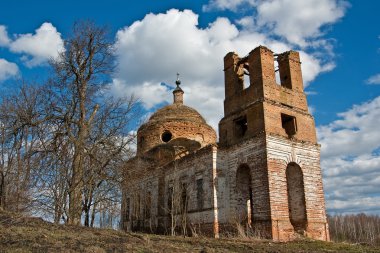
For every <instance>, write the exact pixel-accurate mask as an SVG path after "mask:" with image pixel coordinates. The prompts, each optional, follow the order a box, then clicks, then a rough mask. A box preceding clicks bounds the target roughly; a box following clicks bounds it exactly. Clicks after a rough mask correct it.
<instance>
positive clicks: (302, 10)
mask: <svg viewBox="0 0 380 253" xmlns="http://www.w3.org/2000/svg"><path fill="white" fill-rule="evenodd" d="M247 6H248V8H247ZM347 7H348V3H347V2H346V1H343V0H271V1H264V0H256V1H254V0H235V1H227V0H211V1H210V2H209V3H208V4H207V5H205V6H203V10H205V11H210V10H212V9H216V10H226V9H228V10H232V11H236V12H244V13H245V12H247V9H252V8H253V9H254V11H252V12H254V14H253V15H251V16H246V17H244V18H242V19H239V20H238V21H237V22H238V23H239V24H240V25H243V26H246V27H249V28H254V29H255V30H257V29H265V30H266V31H268V32H271V33H272V34H274V35H278V36H281V37H282V38H285V39H286V40H287V41H288V42H290V43H293V44H295V45H299V46H302V47H304V46H308V45H310V43H309V42H307V41H306V40H307V39H310V38H316V37H319V36H320V35H321V34H323V31H322V29H323V28H324V27H325V26H326V25H329V24H332V23H335V22H336V21H338V20H339V19H340V18H342V17H343V16H344V13H345V10H346V9H347Z"/></svg>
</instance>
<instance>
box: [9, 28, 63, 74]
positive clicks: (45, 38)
mask: <svg viewBox="0 0 380 253" xmlns="http://www.w3.org/2000/svg"><path fill="white" fill-rule="evenodd" d="M9 48H10V50H11V51H12V52H15V53H20V54H23V56H22V58H21V59H22V60H23V61H24V63H25V64H26V66H28V67H34V66H37V65H41V64H44V63H46V61H47V60H49V59H51V58H55V57H57V56H58V54H59V52H61V51H62V50H64V47H63V40H62V38H61V34H60V33H59V32H58V31H57V29H56V28H55V27H54V26H53V25H52V24H51V23H43V24H42V25H41V27H39V28H38V29H36V31H35V33H34V34H31V33H27V34H19V35H17V37H16V39H15V40H14V41H12V42H11V43H10V45H9Z"/></svg>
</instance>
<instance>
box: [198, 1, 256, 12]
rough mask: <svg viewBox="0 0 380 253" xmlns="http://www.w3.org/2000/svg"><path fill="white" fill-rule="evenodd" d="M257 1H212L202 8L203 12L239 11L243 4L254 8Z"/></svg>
mask: <svg viewBox="0 0 380 253" xmlns="http://www.w3.org/2000/svg"><path fill="white" fill-rule="evenodd" d="M255 2H256V1H255V0H211V1H210V2H209V3H208V4H206V5H204V6H203V7H202V9H203V11H211V10H232V11H237V9H238V7H240V6H242V5H243V4H246V5H250V6H254V5H255Z"/></svg>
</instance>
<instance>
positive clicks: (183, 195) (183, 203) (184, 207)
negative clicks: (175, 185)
mask: <svg viewBox="0 0 380 253" xmlns="http://www.w3.org/2000/svg"><path fill="white" fill-rule="evenodd" d="M187 201H188V196H187V184H186V183H182V186H181V207H182V210H181V211H182V213H183V214H184V213H186V212H187Z"/></svg>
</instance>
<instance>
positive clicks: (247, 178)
mask: <svg viewBox="0 0 380 253" xmlns="http://www.w3.org/2000/svg"><path fill="white" fill-rule="evenodd" d="M251 182H252V181H251V172H250V168H249V167H248V165H246V164H242V165H240V166H239V167H238V169H237V172H236V201H237V203H236V211H237V212H236V214H237V219H238V221H239V222H240V223H241V224H246V225H248V226H249V227H250V226H251V224H252V217H253V215H252V213H253V194H252V183H251Z"/></svg>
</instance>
